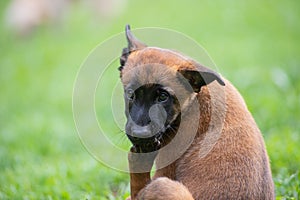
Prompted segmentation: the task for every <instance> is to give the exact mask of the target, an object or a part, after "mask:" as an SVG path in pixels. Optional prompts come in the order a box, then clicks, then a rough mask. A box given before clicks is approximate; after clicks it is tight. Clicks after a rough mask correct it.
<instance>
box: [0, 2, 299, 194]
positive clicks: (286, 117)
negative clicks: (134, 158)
mask: <svg viewBox="0 0 300 200" xmlns="http://www.w3.org/2000/svg"><path fill="white" fill-rule="evenodd" d="M8 4H9V1H8V0H4V1H1V2H0V16H1V17H2V18H1V20H2V22H1V26H0V94H1V96H0V104H1V106H0V199H124V197H126V196H127V195H128V194H129V187H128V186H129V185H128V182H129V177H128V174H126V173H121V172H117V171H114V170H112V169H110V168H107V167H105V166H103V165H101V164H100V163H98V162H97V161H96V160H94V159H93V157H92V156H91V155H90V154H89V153H88V152H87V151H86V150H85V148H84V147H83V146H82V144H81V142H80V140H79V138H78V136H77V133H76V128H75V125H74V122H73V116H72V91H73V84H74V81H75V78H76V73H77V71H78V70H79V67H80V65H81V63H82V62H83V60H84V59H85V58H86V56H87V55H88V53H89V52H90V51H91V50H92V49H93V48H94V47H95V46H96V45H97V44H99V43H100V42H102V41H104V40H105V39H107V38H109V37H110V36H112V35H113V34H116V33H119V32H121V31H123V30H124V25H125V24H127V23H130V24H131V25H132V27H133V28H140V27H163V28H170V29H174V30H177V31H180V32H182V33H185V34H187V35H189V36H190V37H192V38H194V39H195V40H196V41H197V42H198V43H200V44H201V45H202V46H204V48H206V50H207V51H208V52H209V54H210V56H211V57H212V59H213V60H214V61H215V63H216V65H217V66H218V67H219V70H220V72H221V73H222V75H223V76H225V77H227V79H229V80H231V81H232V82H233V84H234V85H235V86H236V87H237V88H238V89H239V90H240V92H241V94H242V95H243V96H244V98H245V100H246V102H247V105H248V107H249V109H250V111H251V112H252V113H253V115H254V118H255V119H256V122H257V123H258V125H259V127H260V129H261V131H262V133H263V136H264V138H265V142H266V146H267V150H268V153H269V156H270V159H271V166H272V171H273V179H274V182H275V185H276V194H277V199H299V198H300V174H299V167H300V147H299V145H300V135H299V130H300V123H299V119H300V79H299V77H298V76H299V72H300V56H299V54H300V45H299V44H300V25H299V21H300V12H299V8H300V1H298V0H287V1H270V0H266V1H259V0H253V1H233V0H228V1H222V0H216V1H209V0H205V1H192V0H188V1H171V0H166V1H146V0H140V1H133V0H129V1H127V2H123V3H122V4H123V6H122V7H121V8H120V7H119V8H118V12H114V9H112V11H111V12H112V13H113V14H111V15H110V14H109V13H108V14H107V13H106V14H105V15H104V14H101V9H100V11H97V12H95V10H93V9H91V6H87V5H86V4H85V3H83V2H82V1H81V2H80V1H72V3H70V5H69V6H68V9H67V10H66V11H64V16H63V19H62V20H61V21H60V22H59V23H58V24H57V22H56V23H55V22H53V21H52V22H49V21H48V22H46V23H43V24H42V25H40V26H39V27H37V28H36V29H35V30H34V31H33V32H32V33H30V34H27V35H26V36H24V35H23V36H20V35H19V36H18V35H16V34H15V33H13V32H12V31H11V30H10V29H9V28H7V26H6V25H5V23H4V19H3V18H4V15H5V9H6V7H7V5H8ZM102 7H103V6H102ZM105 9H106V8H105V6H104V10H105ZM102 10H103V8H102ZM124 44H125V43H124ZM116 51H119V52H121V49H116ZM117 67H118V66H116V68H117ZM111 76H119V74H118V71H117V70H116V71H115V73H113V74H111ZM120 134H122V133H120Z"/></svg>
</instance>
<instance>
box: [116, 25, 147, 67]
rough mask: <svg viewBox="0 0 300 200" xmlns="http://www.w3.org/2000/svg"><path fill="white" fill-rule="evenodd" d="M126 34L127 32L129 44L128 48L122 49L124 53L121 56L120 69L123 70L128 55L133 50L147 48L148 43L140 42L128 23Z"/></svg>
mask: <svg viewBox="0 0 300 200" xmlns="http://www.w3.org/2000/svg"><path fill="white" fill-rule="evenodd" d="M125 34H126V39H127V43H128V46H127V47H126V48H124V49H123V51H122V55H121V58H120V64H121V66H120V67H119V70H120V71H121V70H122V69H123V66H124V65H125V63H126V61H127V58H128V55H129V54H130V53H131V52H132V51H136V50H139V49H143V48H146V47H147V45H145V44H144V43H142V42H140V41H139V40H138V39H137V38H136V37H135V36H134V35H133V34H132V33H131V31H130V26H129V25H126V27H125Z"/></svg>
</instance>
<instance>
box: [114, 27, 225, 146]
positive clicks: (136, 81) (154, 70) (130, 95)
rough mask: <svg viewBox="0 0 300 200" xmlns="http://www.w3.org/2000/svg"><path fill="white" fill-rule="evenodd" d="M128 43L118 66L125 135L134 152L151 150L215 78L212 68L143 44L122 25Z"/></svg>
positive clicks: (169, 136)
mask: <svg viewBox="0 0 300 200" xmlns="http://www.w3.org/2000/svg"><path fill="white" fill-rule="evenodd" d="M125 32H126V38H127V42H128V46H127V47H126V48H124V49H123V52H122V56H121V58H120V64H121V66H120V67H119V70H120V76H121V80H122V83H123V86H124V98H125V104H126V105H125V114H126V117H127V123H126V128H125V129H126V134H127V136H128V138H129V139H130V141H131V142H132V144H133V146H134V147H135V148H136V151H137V152H151V151H155V150H158V149H159V148H161V147H162V146H164V145H166V144H167V143H168V142H170V141H171V140H172V138H173V137H174V136H175V134H176V131H177V129H178V127H179V125H180V122H181V116H182V114H183V110H186V109H187V107H188V105H189V102H190V101H192V100H193V98H194V97H195V96H196V95H197V93H199V92H200V90H201V88H202V87H203V86H206V85H207V84H209V83H211V82H213V81H215V80H216V81H217V82H218V83H219V84H220V85H225V84H224V82H223V80H222V79H221V77H220V76H219V75H218V74H217V73H215V72H214V71H212V70H210V69H208V68H206V67H203V66H201V65H200V64H198V63H196V62H195V61H193V60H192V59H190V58H187V57H185V56H183V55H182V54H179V53H177V52H174V51H171V50H167V49H161V48H156V47H147V46H146V45H145V44H143V43H142V42H140V41H138V40H137V39H136V38H135V37H134V36H133V35H132V33H131V31H130V27H129V26H128V25H127V26H126V30H125Z"/></svg>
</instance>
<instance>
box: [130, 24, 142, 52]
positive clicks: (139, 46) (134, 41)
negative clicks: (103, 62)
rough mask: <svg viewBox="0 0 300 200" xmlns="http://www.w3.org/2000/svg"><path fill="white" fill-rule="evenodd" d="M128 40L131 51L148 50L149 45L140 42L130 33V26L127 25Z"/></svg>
mask: <svg viewBox="0 0 300 200" xmlns="http://www.w3.org/2000/svg"><path fill="white" fill-rule="evenodd" d="M125 33H126V38H127V42H128V49H129V51H134V50H138V49H143V48H146V47H147V45H145V44H144V43H142V42H140V41H139V40H138V39H137V38H136V37H135V36H134V35H133V34H132V33H131V31H130V26H129V25H128V24H127V25H126V27H125Z"/></svg>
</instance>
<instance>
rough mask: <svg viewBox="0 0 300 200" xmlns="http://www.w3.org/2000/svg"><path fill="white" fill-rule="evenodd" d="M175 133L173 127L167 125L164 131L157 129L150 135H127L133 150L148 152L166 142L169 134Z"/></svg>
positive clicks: (169, 136) (157, 148)
mask: <svg viewBox="0 0 300 200" xmlns="http://www.w3.org/2000/svg"><path fill="white" fill-rule="evenodd" d="M170 133H172V135H175V132H174V129H173V128H172V127H171V126H170V125H168V126H167V127H166V128H165V130H164V131H159V132H158V133H156V134H154V135H153V136H151V137H145V138H144V137H136V136H132V135H130V134H127V137H128V138H129V140H130V141H131V143H132V144H133V148H135V152H137V153H149V152H153V151H157V150H159V149H160V148H161V147H163V146H164V145H166V143H168V142H169V141H168V140H169V139H171V138H172V136H171V135H170Z"/></svg>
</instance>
